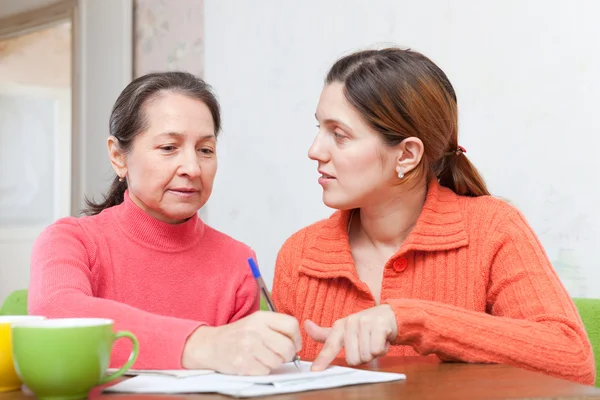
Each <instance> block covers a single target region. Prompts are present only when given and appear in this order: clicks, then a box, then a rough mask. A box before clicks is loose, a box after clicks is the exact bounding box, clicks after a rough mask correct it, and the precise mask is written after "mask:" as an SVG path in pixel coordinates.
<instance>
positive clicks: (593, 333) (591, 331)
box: [573, 298, 600, 387]
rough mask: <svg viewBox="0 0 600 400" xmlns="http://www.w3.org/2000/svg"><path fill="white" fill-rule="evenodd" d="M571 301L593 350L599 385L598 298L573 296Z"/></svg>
mask: <svg viewBox="0 0 600 400" xmlns="http://www.w3.org/2000/svg"><path fill="white" fill-rule="evenodd" d="M573 302H574V303H575V306H576V307H577V310H578V311H579V315H580V316H581V320H582V321H583V325H584V326H585V330H586V331H587V334H588V337H589V338H590V343H591V344H592V348H593V350H594V360H595V361H596V386H597V387H600V379H598V378H599V376H598V374H599V373H600V299H583V298H574V299H573Z"/></svg>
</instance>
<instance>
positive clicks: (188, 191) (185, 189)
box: [169, 188, 199, 193]
mask: <svg viewBox="0 0 600 400" xmlns="http://www.w3.org/2000/svg"><path fill="white" fill-rule="evenodd" d="M169 190H170V191H172V192H179V193H196V192H199V190H198V189H194V188H173V189H169Z"/></svg>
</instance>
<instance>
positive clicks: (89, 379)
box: [12, 318, 139, 400]
mask: <svg viewBox="0 0 600 400" xmlns="http://www.w3.org/2000/svg"><path fill="white" fill-rule="evenodd" d="M113 326H114V321H112V320H110V319H101V318H59V319H46V320H42V321H32V322H24V323H21V324H17V325H14V326H13V327H12V352H13V360H14V365H15V370H16V372H17V374H18V375H19V377H20V378H21V380H22V381H23V383H24V384H25V385H26V386H27V387H28V388H29V389H30V390H31V391H32V392H33V393H34V394H35V395H36V397H37V398H38V399H40V400H46V399H47V400H75V399H84V398H86V397H87V396H88V392H89V391H90V390H91V389H92V388H93V387H94V386H98V385H103V384H105V383H108V382H109V381H112V380H113V379H115V378H118V377H120V376H122V375H123V374H125V372H127V370H128V369H129V368H131V366H132V365H133V363H134V362H135V360H136V359H137V356H138V353H139V345H138V341H137V339H136V337H135V336H134V335H133V334H132V333H130V332H126V331H120V332H117V333H114V331H113ZM121 337H125V338H128V339H129V340H131V342H132V344H133V350H132V352H131V355H130V356H129V360H128V361H127V362H126V363H125V365H123V367H121V369H119V370H118V371H116V372H115V373H113V374H111V375H108V376H107V375H106V370H107V368H108V366H109V363H110V355H111V351H112V347H113V343H114V342H115V341H116V340H117V339H118V338H121Z"/></svg>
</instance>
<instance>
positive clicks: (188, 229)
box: [116, 191, 205, 251]
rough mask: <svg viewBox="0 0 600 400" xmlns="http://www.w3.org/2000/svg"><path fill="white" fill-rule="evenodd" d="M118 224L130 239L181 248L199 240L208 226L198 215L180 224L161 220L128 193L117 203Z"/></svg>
mask: <svg viewBox="0 0 600 400" xmlns="http://www.w3.org/2000/svg"><path fill="white" fill-rule="evenodd" d="M116 217H117V223H118V225H119V227H120V228H121V230H122V231H123V233H124V234H125V235H127V236H129V237H130V238H131V239H133V240H135V241H137V242H139V243H143V244H145V245H147V246H149V247H153V248H156V249H160V250H167V251H181V250H185V249H188V248H190V247H192V246H194V245H196V244H197V243H198V241H199V240H200V238H201V237H202V234H203V233H204V229H205V225H204V223H203V222H202V220H201V219H200V218H199V217H198V215H197V214H196V215H194V216H193V217H191V218H190V219H188V220H187V221H185V222H182V223H180V224H169V223H166V222H162V221H159V220H158V219H156V218H154V217H152V216H150V215H149V214H148V213H146V212H145V211H144V210H142V209H141V208H140V207H138V206H137V205H136V204H135V203H134V202H133V201H132V200H131V198H130V197H129V191H126V192H125V196H124V201H123V203H122V204H119V205H118V206H116Z"/></svg>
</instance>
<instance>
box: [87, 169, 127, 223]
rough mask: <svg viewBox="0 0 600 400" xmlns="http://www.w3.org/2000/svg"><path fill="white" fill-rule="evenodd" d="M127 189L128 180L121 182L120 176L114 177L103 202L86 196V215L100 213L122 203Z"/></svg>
mask: <svg viewBox="0 0 600 400" xmlns="http://www.w3.org/2000/svg"><path fill="white" fill-rule="evenodd" d="M126 190H127V181H123V182H121V181H120V180H119V177H118V176H115V179H113V181H112V184H111V185H110V188H109V189H108V192H107V193H106V194H105V195H104V199H103V200H102V201H101V202H98V203H96V202H94V201H93V200H90V199H88V198H87V197H86V198H85V205H86V207H85V208H84V209H83V211H82V213H83V214H84V215H96V214H100V212H102V210H104V209H106V208H109V207H112V206H116V205H118V204H121V203H122V202H123V201H124V199H125V191H126Z"/></svg>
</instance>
